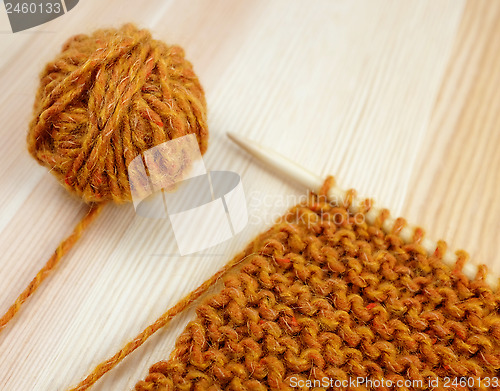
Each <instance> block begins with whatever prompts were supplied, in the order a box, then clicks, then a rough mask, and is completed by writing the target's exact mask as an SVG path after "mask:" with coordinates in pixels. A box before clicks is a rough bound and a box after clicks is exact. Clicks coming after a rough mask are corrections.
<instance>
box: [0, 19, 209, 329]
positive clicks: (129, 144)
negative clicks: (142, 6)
mask: <svg viewBox="0 0 500 391" xmlns="http://www.w3.org/2000/svg"><path fill="white" fill-rule="evenodd" d="M187 134H195V135H196V137H197V140H198V144H199V147H200V150H201V153H202V154H203V153H205V151H206V149H207V143H208V127H207V120H206V101H205V95H204V91H203V88H202V86H201V84H200V82H199V80H198V77H197V76H196V74H195V73H194V72H193V67H192V65H191V63H190V62H189V61H187V60H186V59H185V58H184V51H183V50H182V48H180V47H179V46H169V45H166V44H165V43H163V42H161V41H158V40H155V39H153V38H152V37H151V34H150V33H149V31H147V30H139V29H138V28H136V27H135V26H134V25H131V24H127V25H125V26H123V27H121V28H119V29H105V30H98V31H96V32H94V33H93V34H91V35H76V36H74V37H72V38H70V39H69V40H68V41H67V42H66V43H65V44H64V46H63V49H62V52H61V53H60V54H59V55H58V56H57V57H56V58H55V59H54V60H53V61H51V62H50V63H48V64H47V65H46V67H45V69H44V70H43V72H42V74H41V76H40V87H39V89H38V93H37V95H36V99H35V104H34V118H33V120H32V121H31V124H30V127H29V132H28V137H27V142H28V150H29V152H30V153H31V154H32V155H33V157H34V158H35V159H36V160H37V161H38V162H39V163H40V164H42V165H44V166H46V167H47V168H49V169H50V172H51V173H53V174H54V175H55V176H56V177H57V178H58V179H59V180H60V181H61V183H62V184H63V185H64V186H65V187H66V188H67V189H68V190H69V191H70V192H71V193H73V194H76V195H77V196H79V197H81V198H82V199H83V200H84V201H85V202H87V203H90V204H91V208H90V211H89V213H88V214H87V215H86V216H85V217H84V218H83V219H82V220H81V221H80V222H79V223H78V224H77V226H76V227H75V229H74V231H73V233H72V234H71V235H70V236H68V238H66V239H65V240H64V241H62V242H61V244H60V245H59V247H58V248H57V249H56V251H55V252H54V254H53V255H52V257H51V258H50V259H49V260H48V261H47V263H46V264H45V266H44V267H43V268H42V269H41V270H40V271H39V272H38V274H37V275H36V276H35V278H33V280H32V281H31V283H30V284H29V285H28V287H26V289H25V290H24V291H23V292H22V293H21V294H20V295H19V297H18V298H17V300H16V301H15V303H14V304H13V305H12V306H11V307H10V308H9V310H8V311H7V312H6V313H5V314H4V315H3V316H2V317H1V318H0V331H1V330H2V329H3V328H4V327H5V326H6V325H7V323H8V322H9V321H10V320H11V319H12V318H13V317H14V316H15V314H16V313H17V312H18V311H19V310H20V308H21V306H22V304H23V303H24V302H25V301H26V300H27V299H28V297H29V296H30V295H31V294H32V293H33V292H34V291H35V290H36V289H37V288H38V287H39V286H40V284H41V283H42V282H43V280H44V279H45V278H46V277H47V276H48V275H49V273H50V272H51V270H53V269H54V268H55V267H56V266H57V265H58V263H59V262H60V261H61V259H62V257H63V256H64V254H66V253H67V252H68V251H69V250H70V249H71V248H72V247H73V245H74V244H75V243H76V241H77V240H78V239H79V238H80V236H81V234H82V232H83V231H84V230H85V228H86V227H87V226H88V225H89V224H90V222H91V221H92V220H93V219H94V218H95V217H96V216H97V215H98V214H99V212H100V211H101V210H102V206H103V205H104V204H105V202H107V201H113V202H117V203H122V202H126V201H129V200H130V198H131V191H130V184H129V180H128V174H127V167H128V165H129V164H130V162H131V161H132V160H133V159H134V158H135V157H136V156H138V155H140V154H141V153H142V152H144V151H146V150H148V149H150V148H152V147H154V146H156V145H158V144H161V143H163V142H165V141H168V140H171V139H175V138H178V137H182V136H185V135H187Z"/></svg>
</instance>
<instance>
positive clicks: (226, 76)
mask: <svg viewBox="0 0 500 391" xmlns="http://www.w3.org/2000/svg"><path fill="white" fill-rule="evenodd" d="M130 21H131V22H134V23H136V24H137V25H139V26H141V27H147V28H149V29H151V30H152V32H153V34H154V36H155V37H156V38H158V39H162V40H164V41H166V42H168V43H177V44H180V45H181V46H183V47H184V48H185V50H186V55H187V58H188V59H189V60H190V61H191V62H192V63H193V64H194V67H195V71H196V72H197V74H198V75H199V77H200V79H201V81H202V83H203V86H204V87H205V90H206V94H207V100H208V107H209V126H210V131H211V136H210V146H209V150H208V152H207V154H206V156H205V159H204V160H205V164H206V166H207V167H208V168H210V169H212V170H216V169H223V170H231V171H235V172H237V173H239V174H240V175H241V177H242V181H243V185H244V189H245V194H246V198H247V203H248V209H249V216H250V224H249V225H248V226H247V227H246V228H245V229H244V231H243V232H242V233H240V234H239V235H238V236H237V237H235V238H234V239H232V240H229V241H228V242H225V243H223V244H221V245H219V246H216V247H214V248H212V249H209V250H206V251H203V252H201V253H200V254H196V255H195V256H186V257H180V256H178V255H177V248H176V245H175V240H174V236H173V233H172V230H171V229H170V228H169V227H168V226H166V225H164V224H163V223H161V222H158V221H156V222H155V221H151V220H147V219H144V218H141V217H140V216H137V215H136V214H135V212H134V209H133V207H132V206H131V205H122V206H115V205H108V206H106V208H105V210H104V212H103V213H102V215H101V216H99V218H98V219H97V220H96V222H95V223H94V224H93V225H92V226H91V227H90V229H89V230H88V232H86V233H85V235H84V237H83V238H82V239H81V241H80V242H79V243H78V244H77V245H76V247H75V248H74V249H73V250H72V251H71V253H70V254H69V255H68V256H67V257H66V258H65V260H64V261H63V262H62V264H61V265H60V266H59V267H58V269H57V271H56V272H55V273H54V274H53V275H52V276H51V277H50V278H49V279H48V280H47V281H46V282H45V283H44V284H43V286H42V287H41V288H40V289H39V291H37V292H36V294H35V295H34V296H33V297H32V298H31V299H30V300H29V301H28V302H27V303H26V305H25V306H24V308H23V310H22V311H21V313H20V314H19V315H18V316H17V317H16V318H15V319H14V321H12V322H11V323H10V324H9V326H8V327H7V328H6V329H5V330H4V331H3V332H2V333H0V390H3V391H19V390H23V391H24V390H66V389H67V388H68V387H69V386H70V385H75V384H76V383H77V382H78V381H79V380H80V379H81V378H83V377H84V376H85V375H86V374H87V373H88V372H89V371H90V369H92V368H93V367H94V366H95V365H96V364H98V363H99V362H101V361H102V360H103V359H106V358H108V357H109V356H111V355H112V354H114V353H115V352H116V351H117V349H118V348H119V347H120V346H121V345H122V344H123V343H124V342H127V341H128V340H130V339H131V338H132V337H133V336H135V335H136V334H137V333H138V332H139V331H141V330H142V329H143V328H144V327H145V326H146V325H148V324H149V323H151V322H152V321H153V320H154V319H156V318H157V317H158V316H159V315H160V314H161V313H163V312H164V311H165V310H166V309H167V308H169V307H170V306H171V305H173V304H174V303H175V302H176V301H177V300H179V299H180V298H181V297H182V296H183V295H184V294H186V293H187V292H189V291H191V290H192V289H193V288H195V287H196V286H198V285H199V284H200V283H201V282H202V281H203V280H204V279H206V278H207V277H208V276H210V275H211V274H213V273H214V272H215V271H216V270H217V269H218V268H219V267H220V266H221V265H223V264H225V263H226V262H227V261H228V260H229V259H230V258H231V256H232V255H233V254H235V253H236V252H237V251H238V250H239V249H241V248H242V247H243V246H244V244H245V243H247V242H248V241H249V240H251V238H252V237H254V236H255V235H256V234H257V233H258V232H260V231H262V230H264V229H265V228H266V227H267V226H269V225H270V224H271V223H272V219H273V217H275V216H278V215H279V214H281V213H283V212H284V211H285V210H286V209H287V207H289V206H292V205H293V204H294V203H295V202H297V201H298V200H300V198H301V197H302V196H303V195H304V194H305V189H299V188H296V187H294V186H293V185H292V184H290V183H287V182H284V181H283V180H282V179H281V178H278V177H276V176H274V175H273V174H272V173H270V172H268V171H267V170H266V168H265V167H263V166H262V165H260V164H258V163H256V162H254V161H252V160H251V159H250V158H249V157H248V156H247V155H245V154H244V153H242V152H241V151H240V150H238V149H237V148H236V147H234V146H233V145H232V144H231V143H230V142H229V141H228V140H227V139H226V137H225V132H226V131H232V132H236V133H240V134H243V135H245V136H247V137H249V138H251V139H254V140H256V141H258V142H260V143H262V144H264V145H267V146H269V147H272V148H274V149H276V150H277V151H278V152H280V153H282V154H284V155H286V156H289V157H291V158H293V159H294V160H295V161H297V162H298V163H299V164H301V165H303V166H305V167H307V168H308V169H310V170H311V171H314V172H316V173H318V174H320V175H324V176H326V175H327V174H333V175H335V177H336V178H337V182H338V183H339V184H340V185H341V186H342V187H344V188H350V187H354V188H356V189H357V190H358V191H359V193H360V194H361V195H365V196H370V197H373V198H375V199H376V200H377V202H378V204H380V205H383V206H386V207H388V208H389V209H390V210H391V211H392V212H393V215H396V216H398V215H400V216H404V217H405V218H407V220H409V221H410V222H412V223H414V224H417V225H419V226H422V227H423V228H425V229H426V231H427V233H428V235H429V236H430V237H431V238H434V239H445V240H446V241H447V242H448V243H449V245H450V247H451V248H453V249H458V248H463V249H466V250H467V251H468V252H469V253H470V255H471V258H472V259H473V260H474V261H477V262H481V263H485V264H487V265H488V266H489V268H490V269H492V270H493V271H494V272H496V273H499V274H500V251H499V250H500V248H499V241H500V203H499V202H498V200H499V199H500V173H499V172H500V152H499V147H500V114H499V113H500V88H499V86H500V23H499V21H500V1H496V0H469V1H462V0H449V1H445V0H428V1H409V0H404V1H386V0H365V1H360V0H356V1H347V0H341V1H337V0H336V1H326V0H325V1H305V0H304V1H285V0H274V1H264V0H253V1H250V0H248V1H243V0H237V1H229V0H225V1H224V0H215V1H214V0H193V1H181V0H168V1H164V0H161V1H160V0H158V1H143V2H137V1H132V0H127V1H124V0H122V1H118V0H109V1H105V2H104V1H98V0H82V1H80V3H79V4H78V5H77V6H76V7H75V8H74V9H73V10H71V11H70V12H68V13H67V14H66V15H64V16H62V17H60V18H58V19H55V20H53V21H51V22H49V23H47V24H45V25H42V26H39V27H37V28H34V29H31V30H28V31H25V32H19V33H16V34H12V33H9V30H10V28H9V24H8V20H7V16H6V14H5V10H4V9H3V6H0V30H1V32H2V34H0V50H1V54H2V55H1V57H0V91H1V94H0V123H1V124H2V126H1V127H0V137H1V142H0V232H1V233H0V254H1V255H0V312H1V313H3V312H4V311H5V310H6V309H7V308H8V306H9V305H10V304H11V303H12V302H13V300H14V299H15V298H16V297H17V295H18V294H19V293H20V292H21V290H22V289H24V287H25V286H26V284H27V283H28V282H29V281H30V280H31V278H32V277H33V276H34V275H35V273H36V272H37V271H38V269H40V267H41V266H42V265H43V264H44V263H45V261H46V260H47V259H48V257H49V256H50V255H51V254H52V252H53V251H54V249H55V248H56V246H57V245H58V243H59V242H60V240H61V239H62V238H64V237H65V236H66V235H67V234H69V233H70V232H71V230H72V228H73V226H74V224H75V223H76V222H77V221H78V220H79V219H80V218H81V217H82V216H83V215H84V213H85V212H86V210H87V208H88V207H87V206H86V205H83V204H82V203H81V201H80V200H78V199H75V198H73V197H71V196H69V195H68V194H67V192H66V191H65V190H64V189H63V188H62V186H59V185H58V183H57V181H56V180H55V179H54V178H53V177H52V175H51V174H50V173H48V170H47V169H46V168H43V167H41V166H38V165H37V164H36V163H35V162H34V160H33V159H32V158H31V157H30V156H29V155H28V153H27V151H26V145H25V136H26V131H27V126H28V122H29V120H30V116H31V110H32V104H33V98H34V93H35V90H36V87H37V83H38V74H39V72H40V71H41V69H42V67H43V66H44V64H45V63H46V62H47V61H49V60H50V59H51V58H52V57H54V56H55V55H56V53H58V51H59V50H60V47H61V45H62V43H63V42H64V41H65V40H66V39H67V38H68V37H69V36H70V35H73V34H77V33H82V32H91V31H92V30H94V29H97V28H100V27H105V26H119V25H121V24H123V23H125V22H130ZM192 316H193V311H192V310H191V311H188V312H186V313H185V314H183V315H181V316H180V317H179V318H178V319H176V320H175V321H174V322H173V323H172V324H171V326H169V327H168V328H166V329H165V330H162V331H161V332H159V333H157V335H155V336H154V337H153V338H151V339H150V341H148V342H147V343H146V344H145V345H144V346H143V347H141V348H140V349H139V350H137V351H136V352H135V353H133V354H132V355H131V356H130V357H128V358H127V359H126V360H125V361H124V362H123V363H122V364H120V366H119V367H117V368H116V369H115V370H114V371H112V372H111V373H109V374H108V375H106V376H105V377H104V378H103V379H102V380H101V381H100V382H99V383H98V384H97V385H96V386H95V388H94V389H95V390H124V389H131V388H132V387H133V385H134V384H135V383H136V382H137V381H138V380H139V379H141V378H143V377H144V376H145V374H146V373H147V369H148V368H149V366H150V365H151V364H153V363H154V362H156V361H158V360H160V359H166V358H167V357H168V355H169V353H170V351H171V349H172V347H173V344H174V342H175V338H176V336H177V335H178V334H179V332H180V331H181V330H182V328H183V327H184V325H185V324H186V323H187V322H188V321H189V319H190V318H191V317H192Z"/></svg>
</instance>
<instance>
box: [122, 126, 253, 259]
mask: <svg viewBox="0 0 500 391" xmlns="http://www.w3.org/2000/svg"><path fill="white" fill-rule="evenodd" d="M128 175H129V183H130V190H131V194H132V201H133V205H134V208H135V211H136V213H137V214H138V215H140V216H142V217H146V218H154V219H167V218H168V219H169V220H170V223H171V226H172V230H173V232H174V236H175V238H176V242H177V247H178V248H179V252H180V254H181V255H188V254H193V253H195V252H198V251H202V250H204V249H207V248H209V247H212V246H215V245H217V244H219V243H222V242H224V241H226V240H228V239H230V238H232V237H233V236H234V235H236V234H237V233H239V232H241V231H242V230H243V228H245V226H246V225H247V223H248V211H247V203H246V199H245V194H244V191H243V185H242V183H241V178H240V176H239V175H238V174H237V173H235V172H232V171H211V172H207V170H206V168H205V165H204V163H203V159H202V156H201V153H200V150H199V146H198V142H197V140H196V136H195V135H194V134H190V135H187V136H183V137H179V138H176V139H174V140H171V141H167V142H165V143H162V144H160V145H157V146H155V147H153V148H151V149H149V150H147V151H146V152H144V153H143V154H142V155H140V156H137V157H136V158H135V159H134V160H133V161H132V162H131V163H130V165H129V167H128Z"/></svg>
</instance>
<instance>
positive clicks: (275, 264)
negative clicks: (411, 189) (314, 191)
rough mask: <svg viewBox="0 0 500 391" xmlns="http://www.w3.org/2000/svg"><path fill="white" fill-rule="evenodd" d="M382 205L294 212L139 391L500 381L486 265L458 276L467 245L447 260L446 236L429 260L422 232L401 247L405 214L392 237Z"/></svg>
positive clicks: (485, 385)
mask: <svg viewBox="0 0 500 391" xmlns="http://www.w3.org/2000/svg"><path fill="white" fill-rule="evenodd" d="M386 212H387V211H386ZM386 212H384V213H382V214H381V215H380V216H379V218H378V219H377V221H376V223H375V224H373V225H370V224H367V223H366V222H365V221H361V220H360V219H359V218H355V216H353V215H351V214H350V213H349V212H348V210H347V209H346V208H345V207H342V206H340V207H339V206H336V205H333V204H331V203H329V202H328V201H326V200H325V198H324V197H319V196H313V197H311V198H310V200H309V202H307V203H306V204H302V205H298V206H296V207H294V208H292V209H291V210H290V211H289V212H288V214H286V215H285V217H284V218H283V219H282V220H281V221H279V222H278V223H277V224H276V225H275V226H273V227H272V228H271V229H270V230H269V231H267V232H265V233H264V234H262V235H260V236H259V237H258V238H257V239H255V240H254V241H253V242H252V243H251V244H250V245H249V246H248V247H247V249H246V251H245V252H244V253H242V254H240V255H239V256H238V257H237V258H236V260H243V262H242V265H241V268H240V270H239V271H235V272H232V273H230V274H229V275H228V276H227V277H226V279H225V287H224V289H223V290H222V291H221V292H220V293H217V294H215V295H213V296H211V297H210V298H208V299H206V300H205V301H204V302H203V303H202V304H201V305H200V306H198V308H197V317H196V320H194V321H192V322H191V323H190V324H189V325H188V326H187V327H186V329H185V331H184V332H183V333H182V335H180V337H179V338H178V340H177V343H176V348H175V350H174V351H173V353H172V355H171V357H170V359H169V360H168V361H161V362H158V363H156V364H155V365H153V366H152V367H151V369H150V374H149V375H148V376H147V377H146V379H145V380H143V381H140V382H139V383H137V385H136V387H135V389H136V391H153V390H155V391H167V390H168V391H170V390H256V391H261V390H262V391H264V390H293V389H301V390H309V389H311V390H312V389H314V390H324V389H334V390H336V389H342V390H371V389H373V390H390V389H391V390H392V389H397V390H424V389H426V390H427V389H429V390H430V389H439V390H445V389H462V390H466V389H471V390H472V389H481V390H493V389H500V383H499V382H500V378H499V375H500V290H498V289H497V290H496V292H494V291H492V289H491V287H489V286H488V285H487V284H486V282H485V279H484V278H485V273H486V270H485V269H484V267H483V268H480V269H479V272H478V274H477V276H476V278H475V279H474V280H472V281H470V280H469V279H468V278H467V277H466V276H465V275H464V274H463V273H462V271H461V268H462V266H463V264H464V262H465V261H466V258H467V254H466V253H465V252H458V253H457V254H458V261H457V263H456V265H455V267H454V268H450V267H448V266H446V265H445V264H444V263H443V261H442V255H443V254H444V252H445V250H446V245H445V243H444V242H439V244H438V248H437V249H436V251H435V252H434V254H432V255H430V256H428V255H427V253H426V251H425V250H424V248H423V247H422V246H421V245H420V244H419V243H420V241H421V239H422V236H423V235H422V231H421V230H417V232H416V234H415V236H414V239H413V242H412V243H409V244H405V243H404V242H403V241H402V239H401V238H400V237H399V236H398V234H397V233H398V232H399V230H400V229H401V228H403V227H404V226H405V224H406V222H405V221H404V219H398V220H397V223H396V224H395V227H394V229H393V232H392V233H390V234H385V233H384V232H383V230H382V229H381V227H382V225H383V222H384V219H385V218H386V217H387V215H388V213H386ZM446 377H448V378H449V379H450V380H449V381H448V387H446V383H445V382H446V379H445V378H446ZM495 377H496V379H497V380H496V381H495V380H493V379H494V378H495ZM357 378H363V379H371V380H372V383H371V384H374V383H373V381H375V380H379V381H381V380H383V379H385V383H384V384H387V381H391V382H392V386H390V387H388V386H378V387H370V386H368V385H366V386H365V385H362V384H361V385H359V384H358V385H356V384H354V385H353V383H350V382H349V379H357ZM460 378H461V379H462V380H458V382H459V383H457V384H459V386H458V387H455V386H453V381H454V379H460ZM487 378H488V379H490V380H488V381H487V380H486V379H487ZM435 379H438V380H439V385H438V386H437V387H435V386H434V387H432V386H430V385H429V384H430V383H429V381H431V380H435ZM479 379H481V382H480V381H479ZM306 381H309V383H307V382H306ZM335 381H338V383H337V384H345V385H347V386H335ZM341 381H344V383H340V382H341ZM398 381H400V382H401V383H400V384H401V385H402V386H396V385H397V384H398V383H397V382H398ZM405 381H412V383H404V382H405ZM467 382H468V383H467ZM298 384H302V387H298V386H297V385H298ZM308 384H309V385H308ZM378 384H381V383H378ZM404 384H406V386H404ZM408 384H411V385H410V386H408ZM464 384H465V386H463V385H464ZM420 385H421V386H420ZM460 385H462V386H463V387H461V386H460Z"/></svg>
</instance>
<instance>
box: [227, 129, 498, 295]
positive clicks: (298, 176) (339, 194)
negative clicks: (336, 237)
mask: <svg viewBox="0 0 500 391" xmlns="http://www.w3.org/2000/svg"><path fill="white" fill-rule="evenodd" d="M227 136H228V137H229V139H230V140H231V141H233V142H234V143H235V144H237V145H238V146H239V147H241V148H242V149H244V150H245V151H247V152H248V153H250V154H251V155H252V156H253V157H255V158H256V159H257V160H260V161H261V162H262V163H264V164H266V166H268V167H270V168H271V169H272V170H273V171H275V172H276V173H277V174H279V175H281V176H285V177H287V178H289V179H290V180H292V181H293V182H295V183H298V184H299V185H301V186H302V187H305V188H306V189H309V190H312V191H318V190H319V189H320V188H321V186H322V185H323V179H322V178H321V177H319V176H318V175H316V174H314V173H312V172H310V171H308V170H306V169H305V168H304V167H301V166H299V165H298V164H297V163H295V162H293V161H292V160H290V159H288V158H286V157H285V156H283V155H280V154H279V153H277V152H275V151H273V150H272V149H270V148H267V147H265V146H263V145H260V144H258V143H256V142H255V141H252V140H249V139H248V138H246V137H243V136H240V135H237V134H235V133H232V132H228V133H227ZM327 196H328V199H329V200H330V201H332V202H335V203H337V204H339V205H342V204H343V202H344V200H345V199H346V196H347V192H346V191H345V190H342V189H340V188H339V187H337V186H336V185H335V186H333V187H332V188H330V190H329V192H328V195H327ZM361 203H362V199H360V198H354V199H353V200H352V203H351V206H350V207H349V211H350V212H352V213H356V212H358V211H359V209H360V206H361ZM381 211H382V208H378V207H376V206H372V207H371V209H370V210H369V211H368V212H367V213H366V214H365V218H366V221H367V222H368V223H369V224H373V223H374V222H375V219H376V218H377V216H378V215H379V214H380V213H381ZM395 222H396V220H395V219H394V218H393V217H391V216H389V217H388V218H387V219H386V220H385V221H384V224H383V225H382V229H383V230H384V232H386V233H390V232H391V231H392V228H393V227H394V223H395ZM414 232H415V227H414V226H410V225H407V226H405V227H404V228H403V229H402V230H401V231H400V232H399V236H400V237H401V239H403V241H404V242H406V243H409V242H411V240H412V238H413V234H414ZM420 244H421V245H422V247H423V248H424V249H425V250H426V251H427V254H429V255H431V254H433V253H434V251H435V250H436V248H437V243H436V242H434V241H432V240H430V239H428V238H425V237H424V238H423V239H422V241H421V242H420ZM456 260H457V256H456V254H455V253H454V252H452V251H450V250H446V252H445V254H444V255H443V262H444V263H445V264H447V265H449V266H451V267H453V265H454V263H455V262H456ZM477 268H478V265H477V264H474V263H472V262H467V263H466V264H465V265H464V267H463V269H462V271H463V273H464V274H465V275H466V276H467V277H468V278H470V279H473V278H474V277H475V276H476V273H477ZM486 282H487V283H488V284H489V285H490V286H491V287H492V288H493V289H496V288H497V285H498V278H497V277H496V276H494V275H493V274H492V273H488V275H487V277H486Z"/></svg>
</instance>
